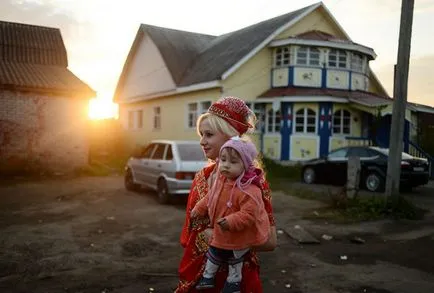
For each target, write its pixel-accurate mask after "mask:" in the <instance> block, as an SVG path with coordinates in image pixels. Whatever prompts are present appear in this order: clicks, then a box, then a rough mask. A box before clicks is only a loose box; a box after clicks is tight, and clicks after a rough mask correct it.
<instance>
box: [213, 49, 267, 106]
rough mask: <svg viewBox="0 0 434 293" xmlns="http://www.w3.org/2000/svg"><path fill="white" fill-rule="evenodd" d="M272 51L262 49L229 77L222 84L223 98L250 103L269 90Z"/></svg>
mask: <svg viewBox="0 0 434 293" xmlns="http://www.w3.org/2000/svg"><path fill="white" fill-rule="evenodd" d="M272 57H273V54H272V51H271V49H269V48H267V47H266V48H264V49H262V50H261V51H259V52H258V53H257V54H256V55H255V56H253V57H252V58H251V59H250V60H249V61H247V62H246V63H245V64H243V65H242V66H241V67H240V68H238V70H237V71H235V72H234V73H233V74H232V75H230V76H229V77H228V78H227V79H226V80H224V81H223V82H222V83H223V91H224V95H225V96H237V97H240V98H242V99H244V100H246V101H252V100H255V99H256V98H257V96H258V95H260V94H261V93H263V92H265V91H266V90H268V89H269V88H270V82H271V80H270V78H271V76H270V72H271V65H272Z"/></svg>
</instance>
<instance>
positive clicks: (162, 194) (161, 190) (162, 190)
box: [157, 179, 170, 204]
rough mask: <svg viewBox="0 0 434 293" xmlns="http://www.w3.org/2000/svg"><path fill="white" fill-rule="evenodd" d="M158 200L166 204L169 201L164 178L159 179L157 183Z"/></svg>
mask: <svg viewBox="0 0 434 293" xmlns="http://www.w3.org/2000/svg"><path fill="white" fill-rule="evenodd" d="M157 193H158V202H159V203H161V204H168V203H169V202H170V194H169V188H168V187H167V183H166V180H164V179H159V180H158V184H157Z"/></svg>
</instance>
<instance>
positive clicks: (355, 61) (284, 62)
mask: <svg viewBox="0 0 434 293" xmlns="http://www.w3.org/2000/svg"><path fill="white" fill-rule="evenodd" d="M375 58H376V54H375V52H374V50H373V49H372V48H368V47H366V46H364V45H362V44H358V43H355V42H353V41H352V40H351V38H350V36H348V35H347V33H345V31H344V29H343V28H342V27H341V26H340V25H339V24H338V23H337V21H336V20H335V18H334V17H333V16H332V14H331V13H330V11H329V10H328V9H327V7H326V6H325V5H324V4H323V3H321V2H320V3H317V4H313V5H310V6H307V7H304V8H301V9H299V10H296V11H293V12H290V13H287V14H284V15H281V16H278V17H275V18H272V19H269V20H266V21H263V22H260V23H257V24H253V25H251V26H249V27H246V28H243V29H240V30H237V31H234V32H231V33H228V34H225V35H221V36H211V35H204V34H198V33H193V32H185V31H179V30H173V29H168V28H162V27H156V26H151V25H145V24H142V25H140V28H139V30H138V32H137V35H136V38H135V40H134V43H133V45H132V47H131V50H130V52H129V55H128V57H127V60H126V62H125V65H124V68H123V71H122V74H121V76H120V79H119V82H118V85H117V89H116V92H115V97H114V100H115V102H117V103H118V104H119V119H120V121H121V123H122V124H123V126H124V128H125V129H126V130H127V133H128V134H129V138H130V141H131V143H132V144H146V143H148V142H149V141H150V140H152V139H161V138H166V139H181V140H185V139H194V140H196V139H197V140H198V139H199V138H198V136H197V134H196V119H197V117H198V116H199V115H200V114H201V113H203V112H205V111H206V110H207V108H208V107H209V106H210V104H211V103H212V102H213V101H216V100H217V99H218V98H219V97H222V96H238V97H241V98H242V99H244V100H245V101H246V102H247V103H248V104H249V106H250V107H251V109H252V110H254V111H255V113H256V114H257V116H258V118H259V123H258V125H257V131H256V133H254V135H253V136H254V138H255V140H256V143H257V146H258V148H259V149H260V150H261V151H262V152H263V154H264V155H265V156H267V157H270V158H273V159H276V160H281V161H302V160H308V159H311V158H315V157H318V156H320V155H324V154H326V153H328V152H329V151H330V150H332V149H336V148H338V147H341V146H344V145H348V144H354V143H363V144H366V143H371V141H375V142H377V143H378V144H380V145H382V146H387V145H388V139H389V132H390V119H391V118H390V117H391V113H392V112H391V109H392V99H391V98H390V97H389V96H388V94H387V92H386V91H385V89H384V88H383V86H382V85H381V83H380V82H379V80H378V79H377V78H376V76H375V74H374V73H373V72H372V70H371V69H370V67H369V62H370V61H372V60H374V59H375ZM421 109H423V111H425V112H430V113H434V111H432V108H429V107H415V106H412V105H410V104H409V105H408V109H407V114H406V127H405V128H406V130H405V150H406V151H410V149H411V148H413V151H416V148H417V146H414V147H413V144H412V143H411V138H412V137H414V136H415V135H416V131H415V130H416V129H417V114H418V111H422V110H421ZM373 124H375V125H378V127H377V128H376V130H375V134H374V133H373V130H372V125H373Z"/></svg>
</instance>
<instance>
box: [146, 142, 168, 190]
mask: <svg viewBox="0 0 434 293" xmlns="http://www.w3.org/2000/svg"><path fill="white" fill-rule="evenodd" d="M166 146H167V144H165V143H157V144H156V147H155V151H154V152H153V154H152V156H151V158H150V159H149V165H148V167H149V168H148V170H149V177H148V180H149V181H148V182H149V184H150V185H152V186H155V187H156V186H157V181H158V178H159V177H160V174H161V173H162V172H163V170H164V167H165V165H166V164H165V160H164V154H165V151H166Z"/></svg>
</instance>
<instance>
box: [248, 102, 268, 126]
mask: <svg viewBox="0 0 434 293" xmlns="http://www.w3.org/2000/svg"><path fill="white" fill-rule="evenodd" d="M246 105H247V107H249V108H250V109H251V110H252V111H253V113H255V116H256V120H257V121H256V131H261V129H262V127H265V106H266V104H265V103H249V102H246ZM264 131H265V129H264Z"/></svg>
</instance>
